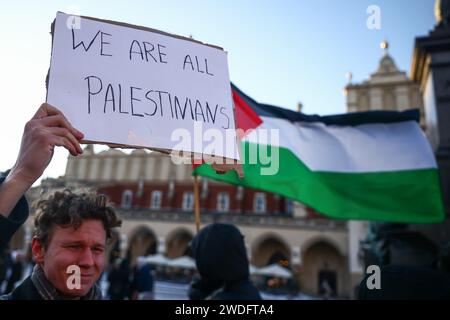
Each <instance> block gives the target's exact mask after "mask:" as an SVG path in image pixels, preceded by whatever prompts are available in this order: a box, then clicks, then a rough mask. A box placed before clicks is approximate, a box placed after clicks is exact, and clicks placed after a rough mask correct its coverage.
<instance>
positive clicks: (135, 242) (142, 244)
mask: <svg viewBox="0 0 450 320" xmlns="http://www.w3.org/2000/svg"><path fill="white" fill-rule="evenodd" d="M128 239H129V242H128V250H127V258H128V259H130V264H131V265H134V264H135V262H136V259H137V257H139V256H147V255H151V254H156V251H157V247H158V240H157V237H156V234H155V232H153V230H151V229H150V228H149V227H147V226H145V225H141V226H138V227H136V228H135V229H134V230H133V231H132V232H130V235H129V236H128Z"/></svg>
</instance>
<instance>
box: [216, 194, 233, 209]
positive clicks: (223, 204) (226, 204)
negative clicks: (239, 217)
mask: <svg viewBox="0 0 450 320" xmlns="http://www.w3.org/2000/svg"><path fill="white" fill-rule="evenodd" d="M228 210H230V195H229V194H228V192H219V194H218V195H217V211H219V212H225V211H228Z"/></svg>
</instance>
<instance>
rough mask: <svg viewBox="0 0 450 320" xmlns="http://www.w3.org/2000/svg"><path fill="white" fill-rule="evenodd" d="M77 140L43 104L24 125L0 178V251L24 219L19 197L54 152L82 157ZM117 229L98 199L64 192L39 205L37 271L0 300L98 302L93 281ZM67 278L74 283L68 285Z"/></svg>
mask: <svg viewBox="0 0 450 320" xmlns="http://www.w3.org/2000/svg"><path fill="white" fill-rule="evenodd" d="M82 138H83V134H82V133H81V132H79V131H78V130H76V129H75V128H74V127H73V126H72V125H71V124H70V123H69V121H68V120H67V119H66V118H65V117H64V115H63V114H62V113H61V111H59V110H58V109H57V108H55V107H53V106H51V105H49V104H46V103H44V104H42V106H41V107H40V108H39V109H38V111H37V112H36V114H35V115H34V116H33V118H32V119H31V120H30V121H28V122H27V124H26V125H25V129H24V133H23V136H22V142H21V146H20V150H19V155H18V157H17V161H16V163H15V165H14V166H13V168H12V169H11V170H9V171H8V172H7V174H6V176H1V175H0V249H4V248H6V247H7V245H8V243H9V241H10V239H11V237H12V235H13V234H14V233H15V232H16V231H17V229H18V228H19V227H20V226H21V225H22V224H23V223H24V222H25V221H26V219H27V218H28V203H27V201H26V199H25V196H24V194H25V192H26V191H27V190H28V188H30V187H31V185H32V184H33V183H34V182H35V181H36V180H37V179H38V178H39V177H40V176H41V175H42V173H43V172H44V170H45V168H47V166H48V164H49V163H50V161H51V159H52V157H53V153H54V148H55V147H56V146H61V147H64V148H66V149H67V150H68V151H69V152H70V153H71V154H72V155H73V156H77V155H79V154H81V153H82V152H83V151H82V149H81V147H80V142H81V140H82ZM119 225H120V221H119V220H118V219H117V217H116V215H115V213H114V211H113V210H112V208H110V207H108V206H106V203H105V197H103V196H97V195H87V194H81V195H77V194H73V193H71V192H70V191H64V192H57V193H55V194H54V195H52V196H51V197H50V198H48V199H47V200H42V201H41V202H39V204H38V206H37V211H36V216H35V228H36V233H35V236H34V238H33V241H32V254H33V259H34V261H35V262H36V266H35V268H34V269H33V272H32V274H31V276H29V277H28V278H26V279H25V280H24V281H23V282H22V283H21V284H20V285H19V286H18V287H17V288H16V289H15V290H13V291H12V292H11V293H10V294H8V295H5V296H2V297H0V299H7V300H55V299H100V298H101V293H100V290H99V289H98V287H97V285H96V281H97V280H98V278H99V277H100V275H101V273H102V271H103V268H104V265H105V246H106V242H107V239H108V238H110V237H111V230H112V228H114V227H116V226H119ZM77 271H78V272H77ZM74 272H75V273H74ZM71 274H73V275H76V276H79V279H78V280H79V281H75V283H71V281H69V280H70V279H69V277H70V276H71ZM74 284H75V285H74Z"/></svg>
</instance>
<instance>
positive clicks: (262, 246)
mask: <svg viewBox="0 0 450 320" xmlns="http://www.w3.org/2000/svg"><path fill="white" fill-rule="evenodd" d="M251 253H252V259H251V263H252V264H253V265H254V266H256V267H263V266H266V265H269V264H273V263H278V264H280V265H282V266H285V267H290V261H291V249H290V248H289V245H287V243H286V241H284V240H283V239H282V238H280V237H279V236H277V235H275V234H273V233H268V234H264V235H262V236H260V237H259V238H258V239H256V240H255V242H254V243H253V245H252V247H251Z"/></svg>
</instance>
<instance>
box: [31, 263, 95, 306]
mask: <svg viewBox="0 0 450 320" xmlns="http://www.w3.org/2000/svg"><path fill="white" fill-rule="evenodd" d="M31 281H32V282H33V284H34V286H35V287H36V289H37V291H38V292H39V294H40V296H41V297H42V298H43V299H44V300H64V298H63V296H62V295H61V294H60V293H59V292H58V290H56V288H55V287H54V286H53V285H52V284H51V283H50V281H48V279H47V278H46V277H45V273H44V270H43V269H42V268H41V266H39V265H38V264H36V265H35V266H34V268H33V272H32V273H31ZM79 299H80V300H101V299H102V292H101V290H100V288H99V287H98V285H97V284H94V286H93V287H92V288H91V290H89V292H88V293H87V294H86V295H85V296H82V297H80V298H79Z"/></svg>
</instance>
